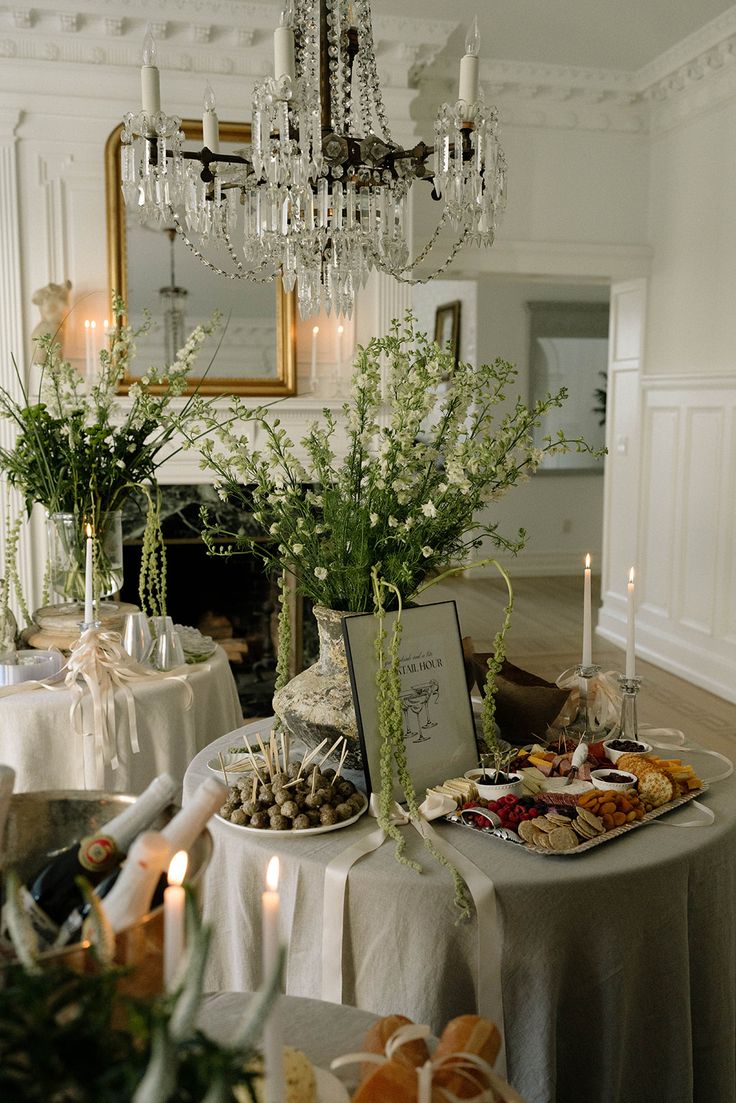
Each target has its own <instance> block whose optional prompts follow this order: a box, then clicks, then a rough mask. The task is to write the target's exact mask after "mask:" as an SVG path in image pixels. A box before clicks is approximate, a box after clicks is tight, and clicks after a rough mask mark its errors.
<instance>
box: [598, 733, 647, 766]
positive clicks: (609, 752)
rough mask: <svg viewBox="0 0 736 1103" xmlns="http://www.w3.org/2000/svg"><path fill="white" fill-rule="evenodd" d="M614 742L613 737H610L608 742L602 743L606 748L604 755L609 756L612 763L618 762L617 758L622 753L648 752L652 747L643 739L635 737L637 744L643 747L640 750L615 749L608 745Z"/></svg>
mask: <svg viewBox="0 0 736 1103" xmlns="http://www.w3.org/2000/svg"><path fill="white" fill-rule="evenodd" d="M615 742H616V740H615V739H611V740H610V741H609V743H604V744H603V746H604V747H605V749H606V755H607V756H608V758H610V760H611V762H613V764H614V765H615V764H616V763H617V762H618V760H619V758H620V757H621V755H622V754H649V753H650V751H651V749H652V748H651V746H650V745H649V743H645V742H644V740H643V739H637V743H638V744H639V746H640V747H641V748H643V749H642V750H640V751H617V750H616V748H615V747H611V746H610V743H615ZM632 742H633V740H632Z"/></svg>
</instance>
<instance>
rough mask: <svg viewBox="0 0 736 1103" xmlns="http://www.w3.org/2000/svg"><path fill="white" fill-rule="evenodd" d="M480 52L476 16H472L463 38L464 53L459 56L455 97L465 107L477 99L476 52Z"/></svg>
mask: <svg viewBox="0 0 736 1103" xmlns="http://www.w3.org/2000/svg"><path fill="white" fill-rule="evenodd" d="M479 52H480V32H479V30H478V16H477V15H475V16H473V22H472V23H471V24H470V26H469V27H468V33H467V36H466V38H465V54H464V56H463V57H461V58H460V82H459V86H458V93H457V98H458V99H459V100H462V102H463V103H464V104H465V105H466V107H471V106H472V105H473V104H474V103H476V102H477V99H478V54H479Z"/></svg>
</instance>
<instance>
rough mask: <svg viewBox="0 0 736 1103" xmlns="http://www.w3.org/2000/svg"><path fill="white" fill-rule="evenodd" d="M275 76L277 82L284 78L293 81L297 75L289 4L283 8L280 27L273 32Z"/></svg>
mask: <svg viewBox="0 0 736 1103" xmlns="http://www.w3.org/2000/svg"><path fill="white" fill-rule="evenodd" d="M273 75H274V78H275V80H276V81H277V82H278V81H280V80H283V78H284V77H288V78H289V79H290V80H292V81H293V80H294V77H295V75H296V62H295V59H294V31H293V28H292V26H291V15H290V11H289V5H288V4H286V5H285V6H284V7H283V9H282V11H281V16H280V18H279V26H278V27H277V28H276V30H275V31H274V32H273Z"/></svg>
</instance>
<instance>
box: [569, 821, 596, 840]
mask: <svg viewBox="0 0 736 1103" xmlns="http://www.w3.org/2000/svg"><path fill="white" fill-rule="evenodd" d="M572 826H573V830H574V831H577V833H578V835H580V837H581V839H595V838H597V836H598V834H599V832H597V831H596V830H595V828H593V827H591V826H590V824H589V823H586V822H585V820H583V819H581V818H580V816H578V818H577V819H576V820H574V821H573V825H572Z"/></svg>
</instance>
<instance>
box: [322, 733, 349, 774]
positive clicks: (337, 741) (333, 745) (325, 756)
mask: <svg viewBox="0 0 736 1103" xmlns="http://www.w3.org/2000/svg"><path fill="white" fill-rule="evenodd" d="M344 738H345V737H344V736H342V735H338V737H337V739H336V740H335V742H334V743H333V744H332V746H331V747H330V749H329V751H328V752H327V754H323V755H322V757H321V759H320V760H319V769H320V770H321V769H322V765H323V763H325V762H326V761H327V759H328V758H329V757H330V755H331V754H332V752H333V751H334V749H335V747H336V746H337V745H338V743H339V742H340V741H341V740H342V739H344Z"/></svg>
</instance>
